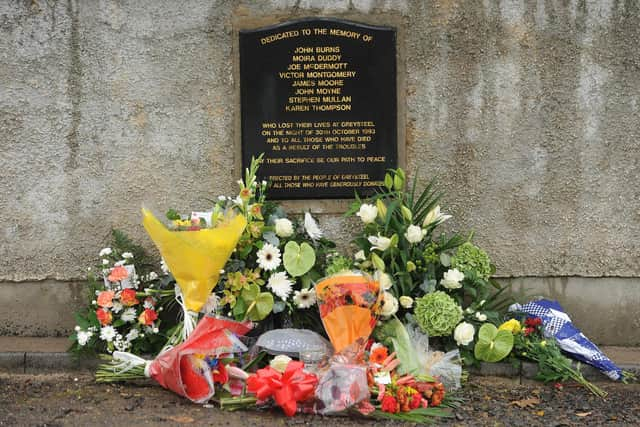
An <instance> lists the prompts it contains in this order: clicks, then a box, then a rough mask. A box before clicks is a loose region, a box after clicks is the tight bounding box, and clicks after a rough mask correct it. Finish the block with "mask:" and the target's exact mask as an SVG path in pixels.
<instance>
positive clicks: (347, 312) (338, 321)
mask: <svg viewBox="0 0 640 427" xmlns="http://www.w3.org/2000/svg"><path fill="white" fill-rule="evenodd" d="M315 289H316V297H317V301H318V307H319V308H320V317H321V319H322V323H323V325H324V329H325V331H326V332H327V335H328V336H329V339H330V340H331V344H333V348H334V350H335V352H336V353H340V352H341V351H343V350H345V349H346V348H347V347H349V346H350V345H352V344H354V343H355V342H356V341H360V342H363V343H364V342H366V341H367V339H368V338H369V336H370V335H371V333H372V332H373V328H374V327H375V325H376V320H377V314H378V312H379V309H380V299H381V292H380V285H379V284H378V282H376V281H375V280H373V279H372V278H371V277H370V276H368V275H365V274H362V273H342V274H335V275H333V276H329V277H326V278H324V279H322V280H321V281H320V282H318V283H317V284H316V287H315Z"/></svg>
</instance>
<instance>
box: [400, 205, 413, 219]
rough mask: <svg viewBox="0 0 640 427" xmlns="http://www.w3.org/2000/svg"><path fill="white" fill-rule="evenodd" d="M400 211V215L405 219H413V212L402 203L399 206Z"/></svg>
mask: <svg viewBox="0 0 640 427" xmlns="http://www.w3.org/2000/svg"><path fill="white" fill-rule="evenodd" d="M400 211H401V212H402V217H403V218H404V219H406V220H407V221H409V222H411V220H412V219H413V214H412V213H411V210H410V209H409V208H408V207H406V206H405V205H402V206H400Z"/></svg>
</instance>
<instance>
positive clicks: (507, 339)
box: [474, 323, 513, 363]
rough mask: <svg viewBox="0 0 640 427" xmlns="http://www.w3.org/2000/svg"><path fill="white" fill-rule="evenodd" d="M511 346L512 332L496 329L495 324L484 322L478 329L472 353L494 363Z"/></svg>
mask: <svg viewBox="0 0 640 427" xmlns="http://www.w3.org/2000/svg"><path fill="white" fill-rule="evenodd" d="M512 348H513V334H512V333H511V331H503V330H498V328H496V327H495V325H492V324H491V323H485V324H483V325H482V326H481V327H480V330H479V331H478V341H477V342H476V345H475V348H474V355H475V357H476V359H478V360H483V361H485V362H492V363H494V362H498V361H500V360H502V359H504V358H505V357H507V356H508V355H509V353H511V349H512Z"/></svg>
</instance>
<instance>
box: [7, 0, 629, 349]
mask: <svg viewBox="0 0 640 427" xmlns="http://www.w3.org/2000/svg"><path fill="white" fill-rule="evenodd" d="M313 15H322V16H336V17H345V18H349V19H355V20H361V21H365V22H372V23H376V22H389V19H393V20H394V22H399V23H400V28H399V34H400V45H399V49H400V51H401V55H400V57H401V59H402V61H403V64H400V65H401V67H400V69H402V68H404V69H405V70H406V74H405V75H404V79H405V86H406V93H401V94H400V96H401V97H402V99H403V100H404V101H405V102H406V104H405V105H404V112H403V114H405V118H406V123H407V128H406V136H407V138H406V139H407V140H406V152H407V159H408V169H409V170H410V171H412V170H414V169H415V168H416V167H417V166H420V168H421V169H420V170H421V173H422V175H424V176H425V177H431V176H434V175H437V176H439V177H440V182H441V187H442V188H443V189H444V190H446V192H447V196H446V199H445V203H444V204H445V205H446V207H447V211H449V212H451V213H453V214H454V215H455V220H454V221H453V222H452V223H451V225H450V227H451V228H452V229H456V230H468V229H473V230H475V232H476V241H477V242H478V243H479V244H480V245H482V246H483V247H485V248H486V249H487V250H488V251H489V253H490V254H491V255H492V257H493V259H494V261H495V262H496V264H497V265H498V274H499V275H500V276H501V277H505V278H515V279H514V280H516V281H517V280H522V281H531V280H532V281H533V282H531V283H534V282H535V283H536V284H537V285H535V286H534V287H536V286H537V289H539V290H540V293H545V294H547V295H551V296H555V295H557V296H558V297H559V298H560V299H561V300H562V301H564V302H565V303H567V304H569V305H571V307H572V308H574V310H576V312H579V313H581V314H579V313H577V314H576V315H577V316H578V317H579V326H582V327H583V328H585V330H588V331H589V332H591V333H593V334H594V338H595V339H596V340H599V341H600V342H603V343H609V344H629V343H636V344H637V343H640V332H638V330H640V328H637V326H638V323H640V308H638V307H640V305H639V304H637V303H636V304H626V305H624V304H623V303H622V301H623V300H624V301H626V302H629V301H638V295H640V279H638V277H639V276H640V260H639V256H638V254H639V253H640V189H639V187H638V185H637V183H638V176H640V163H639V158H640V154H639V148H640V147H639V145H640V143H639V142H638V141H639V138H638V137H639V136H640V114H639V108H640V105H639V104H640V5H639V3H638V2H636V1H605V0H594V1H568V2H559V1H555V0H538V1H504V0H503V1H483V2H478V1H469V2H454V1H444V0H443V1H421V0H415V1H402V0H395V1H394V0H378V1H376V0H351V1H346V0H343V1H340V0H332V1H319V0H318V1H313V0H298V1H287V0H280V1H277V0H273V1H267V2H254V1H248V0H245V1H239V0H238V1H205V0H193V1H184V2H175V1H170V0H166V1H156V0H154V1H152V0H147V1H98V0H83V1H73V0H69V1H62V0H59V1H55V0H50V1H37V2H36V1H9V0H0V170H1V171H2V179H1V180H0V215H1V217H2V218H3V221H2V223H1V224H0V325H4V326H0V333H5V334H11V333H20V334H56V333H64V332H65V331H67V330H68V328H69V327H70V326H72V320H71V318H70V317H69V316H67V314H66V313H67V312H68V311H69V307H70V306H69V304H70V303H73V302H74V301H75V302H76V303H77V301H79V299H78V298H79V297H78V295H79V292H78V287H77V285H75V284H73V283H71V282H74V281H76V280H78V279H80V278H81V277H82V276H83V275H84V271H85V268H86V267H87V266H88V265H91V264H92V263H93V262H94V259H95V256H96V252H97V251H98V250H99V249H100V247H101V245H102V244H103V242H104V241H105V239H106V238H107V237H108V234H109V230H110V228H111V227H114V226H116V227H119V228H122V229H124V230H126V231H127V232H128V233H129V234H131V235H132V236H134V237H136V238H138V239H139V240H143V241H145V242H147V244H148V240H146V238H145V237H144V233H143V230H142V227H140V225H139V219H140V215H139V208H140V206H141V205H142V204H146V205H147V206H150V207H152V208H153V207H155V208H156V209H158V210H159V211H161V210H162V209H164V208H166V207H169V206H173V207H176V208H178V209H181V208H183V209H191V208H193V207H197V206H206V203H205V202H204V199H205V198H207V197H211V196H215V195H218V194H222V193H224V194H230V193H233V192H235V188H234V181H235V178H236V176H237V175H236V174H237V171H235V170H234V165H235V164H236V160H237V159H235V155H234V153H235V144H236V143H235V141H236V139H237V137H238V135H237V132H236V131H235V123H236V121H235V120H236V114H237V112H238V105H237V79H236V76H235V75H234V68H233V67H232V64H233V62H234V58H235V56H236V55H237V52H236V51H235V50H234V38H235V37H236V32H237V30H238V28H239V26H240V25H242V23H243V22H244V23H246V22H251V21H252V20H256V22H259V21H261V20H265V19H266V20H272V21H274V22H276V21H278V20H286V19H289V18H295V17H305V16H313ZM312 208H315V209H316V210H320V211H326V210H327V209H326V205H319V204H318V205H312ZM329 210H330V209H329ZM322 220H323V223H324V224H325V225H326V226H327V228H328V229H329V234H333V235H334V236H337V235H338V232H339V230H340V229H341V226H342V220H341V219H340V218H339V216H337V215H328V214H327V215H324V216H323V218H322ZM568 277H574V278H568ZM580 277H589V278H592V279H581V278H580ZM620 277H623V278H627V279H617V278H620ZM598 278H600V279H598ZM609 278H616V279H609ZM563 280H569V283H571V289H572V290H573V291H572V292H571V293H565V294H562V293H561V292H555V293H554V292H552V291H551V290H550V289H551V288H549V289H547V288H546V287H545V286H544V285H540V284H544V283H546V282H544V281H551V282H552V283H556V284H558V283H562V281H563ZM527 283H529V282H527ZM554 286H555V285H554ZM558 286H559V287H560V288H561V287H562V286H561V285H558ZM558 286H556V287H555V288H554V289H556V288H558ZM587 289H588V290H587ZM36 290H37V291H36ZM38 296H39V297H40V298H42V299H44V300H46V301H48V302H49V304H48V305H43V306H42V310H44V311H46V310H49V311H50V312H51V313H57V312H60V313H65V314H64V315H62V314H60V315H59V316H58V317H56V316H51V315H50V314H46V315H44V318H46V319H49V320H47V321H44V322H40V323H38V322H34V323H32V322H30V321H29V320H28V319H26V318H24V319H23V320H19V319H20V317H19V316H17V315H16V313H22V314H21V315H22V316H24V314H23V313H24V311H25V310H26V309H27V308H28V307H29V305H30V304H31V303H30V302H29V301H31V300H33V298H37V297H38ZM54 296H55V297H54ZM634 298H635V299H634ZM620 304H623V305H624V307H623V306H622V305H620ZM47 307H48V308H47ZM586 313H593V314H595V316H593V317H590V316H589V315H587V314H586ZM605 315H606V316H611V317H610V318H609V321H608V322H607V324H608V325H610V326H605V325H602V318H603V316H605ZM47 316H49V317H47ZM8 320H11V321H12V323H8ZM16 322H18V323H20V322H22V323H20V324H17V323H16ZM596 324H598V326H597V327H595V325H596ZM622 324H625V325H629V324H635V325H636V327H635V329H632V328H630V329H629V330H628V334H620V333H617V332H615V331H620V329H619V328H617V325H622ZM616 328H617V329H616ZM625 331H626V330H625Z"/></svg>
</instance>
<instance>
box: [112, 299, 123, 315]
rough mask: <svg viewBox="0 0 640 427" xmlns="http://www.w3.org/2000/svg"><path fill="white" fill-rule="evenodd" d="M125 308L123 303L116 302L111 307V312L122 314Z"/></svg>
mask: <svg viewBox="0 0 640 427" xmlns="http://www.w3.org/2000/svg"><path fill="white" fill-rule="evenodd" d="M123 308H124V307H123V306H122V303H120V302H117V301H114V302H113V307H111V311H113V312H114V313H120V312H121V311H122V309H123Z"/></svg>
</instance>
